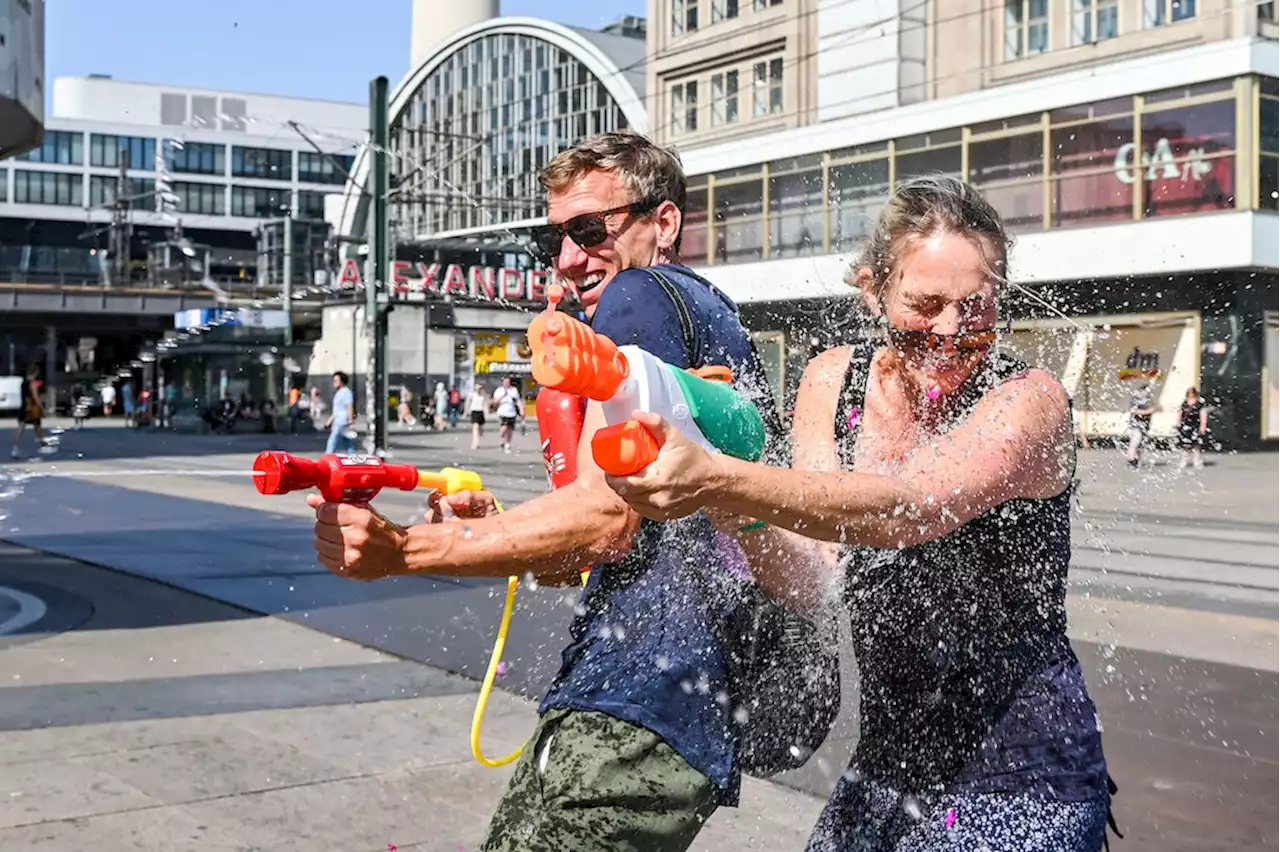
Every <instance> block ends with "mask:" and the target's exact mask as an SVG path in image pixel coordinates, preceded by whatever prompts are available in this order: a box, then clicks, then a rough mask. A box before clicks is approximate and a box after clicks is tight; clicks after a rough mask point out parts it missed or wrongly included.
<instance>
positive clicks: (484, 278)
mask: <svg viewBox="0 0 1280 852" xmlns="http://www.w3.org/2000/svg"><path fill="white" fill-rule="evenodd" d="M496 277H497V276H496V275H495V274H494V270H492V269H490V268H489V267H487V266H473V267H471V295H473V296H484V297H485V298H486V299H492V298H493V297H494V292H495V284H496V280H495V279H496Z"/></svg>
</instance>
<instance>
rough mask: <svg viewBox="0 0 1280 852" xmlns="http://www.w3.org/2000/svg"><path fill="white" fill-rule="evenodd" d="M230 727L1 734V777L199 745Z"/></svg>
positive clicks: (170, 725) (208, 723) (155, 722)
mask: <svg viewBox="0 0 1280 852" xmlns="http://www.w3.org/2000/svg"><path fill="white" fill-rule="evenodd" d="M230 724H231V723H230V722H228V721H226V719H225V717H219V716H187V717H182V718H173V719H148V720H146V721H141V722H116V723H113V724H109V725H76V726H65V727H56V728H55V727H48V728H36V729H32V730H21V731H2V732H0V777H4V776H5V775H6V774H7V773H8V772H9V768H10V766H11V765H14V764H21V763H45V762H50V761H52V762H57V761H62V760H70V759H73V758H81V757H91V756H94V755H101V754H116V753H119V752H127V751H134V750H138V749H145V748H153V747H156V746H172V745H177V744H181V743H198V742H201V741H203V740H208V739H211V738H213V737H216V736H217V735H218V734H219V733H221V732H223V731H225V730H226V729H227V728H228V727H229V726H230ZM0 848H3V847H2V846H0Z"/></svg>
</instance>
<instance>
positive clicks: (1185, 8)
mask: <svg viewBox="0 0 1280 852" xmlns="http://www.w3.org/2000/svg"><path fill="white" fill-rule="evenodd" d="M1065 2H1069V3H1070V4H1071V40H1070V46H1071V47H1079V46H1081V45H1086V44H1097V43H1098V42H1102V41H1106V40H1108V39H1113V38H1116V37H1118V36H1119V35H1120V34H1121V26H1120V20H1121V15H1120V5H1121V2H1122V0H1065ZM1141 3H1142V28H1143V29H1153V28H1155V27H1161V26H1165V25H1166V24H1175V23H1178V22H1179V21H1186V20H1190V19H1192V18H1194V17H1196V0H1141ZM1052 6H1053V3H1052V0H1004V58H1005V59H1006V60H1014V59H1024V58H1026V57H1028V56H1035V55H1037V54H1040V53H1047V52H1049V50H1051V49H1052V41H1051V37H1050V36H1051V27H1050V17H1051V15H1050V12H1051V9H1052Z"/></svg>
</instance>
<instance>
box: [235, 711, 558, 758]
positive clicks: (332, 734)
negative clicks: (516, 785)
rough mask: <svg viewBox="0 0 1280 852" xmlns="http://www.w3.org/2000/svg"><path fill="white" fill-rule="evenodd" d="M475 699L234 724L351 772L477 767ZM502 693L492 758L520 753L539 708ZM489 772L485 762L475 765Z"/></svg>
mask: <svg viewBox="0 0 1280 852" xmlns="http://www.w3.org/2000/svg"><path fill="white" fill-rule="evenodd" d="M475 701H476V695H475V693H471V694H468V695H458V696H447V697H443V698H418V699H410V700H405V701H381V702H374V703H369V704H359V705H345V706H337V707H325V708H306V709H299V710H292V711H290V712H289V713H288V714H283V713H276V712H261V713H242V714H237V715H235V716H233V717H228V719H229V722H230V723H231V724H234V725H237V726H239V727H242V728H244V729H245V730H248V731H252V732H253V733H254V734H257V735H258V736H261V737H264V738H269V739H271V740H273V741H275V742H277V743H281V744H288V745H290V746H292V747H294V748H297V749H298V750H300V751H302V752H304V753H305V754H307V755H309V756H312V757H315V758H317V759H320V760H325V761H328V762H332V763H337V764H339V765H341V766H342V767H343V768H344V770H345V771H347V772H348V773H349V774H375V773H380V772H389V771H398V770H418V769H424V768H426V767H430V766H439V765H445V764H469V763H470V764H474V759H473V757H472V755H471V733H470V732H471V717H472V712H473V710H474V709H475ZM518 701H519V700H518V699H512V698H510V697H509V696H506V695H505V694H501V693H494V694H493V695H492V696H491V697H490V701H489V707H488V710H487V712H486V713H485V717H484V725H483V727H482V728H481V737H480V747H481V749H482V750H483V751H484V753H485V754H486V755H487V756H489V757H495V756H502V755H506V754H509V753H510V752H511V751H513V750H515V749H516V748H519V747H520V746H521V745H522V744H523V743H524V741H525V739H526V738H527V737H528V736H529V734H530V732H531V731H532V730H533V726H534V723H535V718H534V714H533V708H532V707H531V706H529V705H528V704H526V703H525V702H519V703H518V704H517V703H516V702H518ZM474 765H476V767H477V768H482V767H480V766H479V764H474Z"/></svg>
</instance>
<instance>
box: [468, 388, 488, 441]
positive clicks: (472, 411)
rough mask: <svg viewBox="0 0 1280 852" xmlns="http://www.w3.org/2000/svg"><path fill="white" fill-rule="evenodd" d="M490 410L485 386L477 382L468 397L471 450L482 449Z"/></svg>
mask: <svg viewBox="0 0 1280 852" xmlns="http://www.w3.org/2000/svg"><path fill="white" fill-rule="evenodd" d="M488 410H489V396H488V394H486V393H485V388H484V385H482V384H480V383H479V382H476V384H475V387H473V388H472V389H471V395H470V396H468V397H467V416H468V417H470V418H471V449H472V450H478V449H480V439H481V438H483V437H484V418H485V413H486V412H487V411H488Z"/></svg>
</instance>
